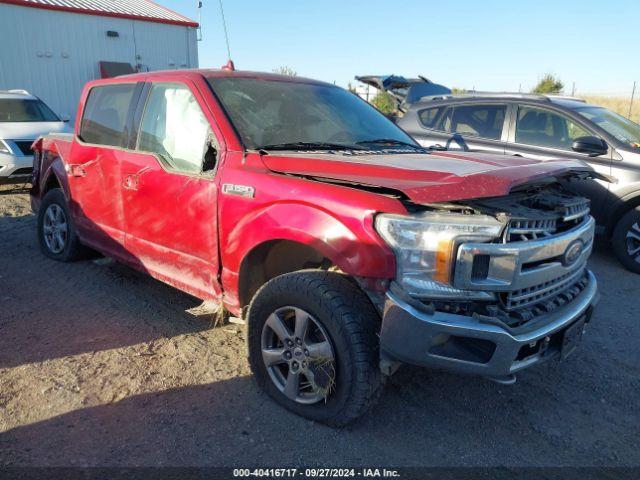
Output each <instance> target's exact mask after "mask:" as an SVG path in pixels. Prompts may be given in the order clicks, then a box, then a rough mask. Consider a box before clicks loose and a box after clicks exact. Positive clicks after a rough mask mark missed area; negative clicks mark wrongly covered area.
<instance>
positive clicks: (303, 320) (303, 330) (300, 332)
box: [294, 308, 309, 340]
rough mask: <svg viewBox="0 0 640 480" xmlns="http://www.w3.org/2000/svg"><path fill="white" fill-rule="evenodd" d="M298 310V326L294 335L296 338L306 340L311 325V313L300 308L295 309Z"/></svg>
mask: <svg viewBox="0 0 640 480" xmlns="http://www.w3.org/2000/svg"><path fill="white" fill-rule="evenodd" d="M295 312H296V327H295V332H294V335H295V337H296V338H299V339H301V340H304V339H305V337H306V335H307V327H308V325H309V314H308V313H307V312H305V311H304V310H300V309H299V308H296V309H295Z"/></svg>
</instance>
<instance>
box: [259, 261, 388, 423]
mask: <svg viewBox="0 0 640 480" xmlns="http://www.w3.org/2000/svg"><path fill="white" fill-rule="evenodd" d="M248 324H249V362H250V364H251V368H252V370H253V372H254V375H255V377H256V380H257V382H258V384H259V385H260V387H261V388H262V389H263V390H264V391H265V392H266V393H267V394H269V395H270V396H271V397H272V398H273V399H274V400H275V401H276V402H278V403H279V404H280V405H282V406H284V407H285V408H287V409H288V410H291V411H293V412H295V413H297V414H298V415H301V416H303V417H306V418H309V419H311V420H315V421H319V422H322V423H326V424H328V425H331V426H335V427H340V426H344V425H346V424H348V423H350V422H352V421H354V420H355V419H357V418H358V417H360V416H361V415H363V414H364V413H366V412H367V410H368V409H369V408H370V407H371V406H372V405H373V404H374V403H375V401H376V400H377V399H378V397H379V395H380V393H381V391H382V386H383V380H384V377H383V376H382V374H381V372H380V369H379V367H378V362H379V342H378V337H377V332H378V331H379V317H378V314H377V312H376V310H375V309H374V307H373V305H372V304H371V302H370V301H369V299H368V298H367V297H366V295H365V294H364V293H363V292H362V291H361V290H360V289H359V288H357V287H356V286H355V285H354V284H352V283H351V282H350V281H349V280H347V279H346V278H344V277H343V276H341V275H339V274H336V273H329V272H323V271H302V272H295V273H288V274H285V275H282V276H280V277H277V278H275V279H273V280H271V281H269V282H267V283H266V284H265V285H264V286H263V287H262V288H261V289H260V290H259V291H258V292H257V293H256V295H255V297H254V298H253V301H252V302H251V305H250V307H249V312H248Z"/></svg>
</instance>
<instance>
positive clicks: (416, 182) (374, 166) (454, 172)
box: [262, 152, 593, 204]
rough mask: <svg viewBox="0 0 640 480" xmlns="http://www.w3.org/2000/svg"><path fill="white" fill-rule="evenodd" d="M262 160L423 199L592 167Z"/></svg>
mask: <svg viewBox="0 0 640 480" xmlns="http://www.w3.org/2000/svg"><path fill="white" fill-rule="evenodd" d="M262 160H263V162H264V164H265V165H266V167H267V168H268V169H269V170H271V171H273V172H279V173H287V174H295V175H303V176H309V177H314V178H318V179H327V180H333V181H339V182H349V183H354V184H360V185H367V186H374V187H382V188H386V189H392V190H397V191H400V192H402V193H404V194H405V195H406V196H407V197H408V198H409V199H411V200H412V201H413V202H415V203H422V204H426V203H437V202H450V201H456V200H468V199H473V198H482V197H498V196H502V195H507V194H509V192H510V191H511V190H512V189H513V188H514V187H516V186H518V185H522V184H528V183H535V182H536V181H540V180H542V179H545V178H550V177H558V176H563V175H567V174H568V173H569V172H571V171H575V172H593V170H592V169H591V167H589V166H588V165H587V164H585V163H583V162H581V161H578V160H552V161H545V162H543V161H540V160H534V159H530V158H523V157H514V156H507V155H495V154H483V153H468V152H461V153H458V152H437V153H430V154H419V153H416V154H410V153H400V154H370V155H368V154H358V155H345V154H341V153H338V154H327V153H322V152H320V153H307V152H287V153H286V154H285V153H283V152H282V153H281V152H278V153H277V154H269V155H263V156H262Z"/></svg>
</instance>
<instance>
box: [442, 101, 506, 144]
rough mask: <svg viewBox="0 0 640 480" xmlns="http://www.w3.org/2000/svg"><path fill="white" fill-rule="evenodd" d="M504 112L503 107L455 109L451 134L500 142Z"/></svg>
mask: <svg viewBox="0 0 640 480" xmlns="http://www.w3.org/2000/svg"><path fill="white" fill-rule="evenodd" d="M506 111H507V107H506V106H505V105H462V106H459V107H455V108H454V110H453V116H452V118H451V133H458V134H460V135H470V136H474V137H482V138H488V139H491V140H500V138H501V137H502V127H503V126H504V118H505V113H506Z"/></svg>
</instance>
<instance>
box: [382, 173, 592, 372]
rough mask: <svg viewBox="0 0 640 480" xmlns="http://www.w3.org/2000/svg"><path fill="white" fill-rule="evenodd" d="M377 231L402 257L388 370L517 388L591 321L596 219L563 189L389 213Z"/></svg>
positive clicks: (390, 316)
mask: <svg viewBox="0 0 640 480" xmlns="http://www.w3.org/2000/svg"><path fill="white" fill-rule="evenodd" d="M376 228H377V229H378V232H379V233H380V235H381V236H382V237H383V238H384V239H385V241H386V242H387V243H388V244H389V245H390V246H391V247H392V248H393V250H394V252H395V254H396V260H397V263H398V272H397V278H396V280H395V282H393V283H392V285H391V287H390V289H389V291H388V292H387V296H386V302H385V307H384V316H383V323H382V331H381V349H382V363H381V366H382V367H383V370H386V372H387V373H390V371H391V370H392V369H393V366H394V365H395V364H396V363H397V362H406V363H413V364H418V365H423V366H429V367H439V368H444V369H448V370H454V371H459V372H465V373H474V374H479V375H483V376H487V377H491V378H493V379H498V380H499V381H503V382H506V383H509V382H511V381H514V380H515V377H514V376H513V374H514V373H515V372H517V371H519V370H522V369H523V368H526V367H528V366H530V365H533V364H535V363H539V362H541V361H543V360H547V359H549V358H553V357H557V356H566V355H568V354H569V353H571V351H573V349H574V348H575V345H576V343H577V340H578V339H579V338H580V336H581V334H582V330H583V328H584V324H585V323H586V322H588V321H589V319H590V316H591V311H592V308H593V305H594V304H595V303H596V300H597V288H596V281H595V278H594V276H593V274H591V272H589V271H588V270H587V268H586V263H587V259H588V258H589V255H590V253H591V250H592V247H593V237H594V231H595V222H594V220H593V218H592V217H591V216H590V215H589V201H588V200H587V199H584V198H581V197H578V196H575V195H573V194H571V193H568V192H567V191H565V190H563V189H562V187H560V186H559V185H558V184H552V185H546V186H538V187H535V186H529V187H522V188H520V190H519V191H515V192H513V193H512V194H510V195H508V196H504V197H497V198H485V199H478V200H472V201H466V202H464V203H449V204H432V205H428V206H422V207H421V208H419V209H417V211H415V212H414V213H413V215H411V216H410V217H400V216H389V215H380V216H379V217H378V219H377V222H376Z"/></svg>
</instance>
